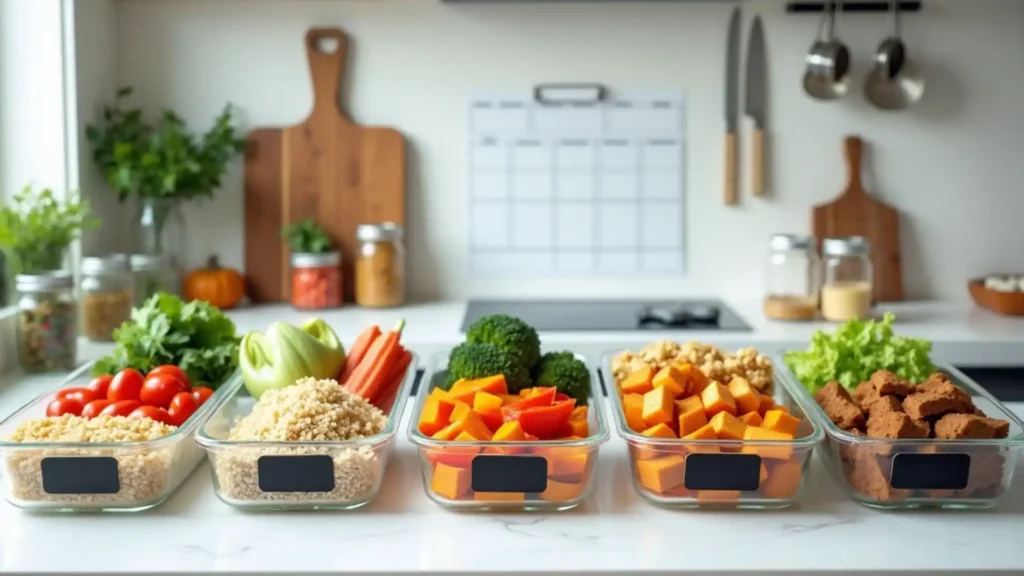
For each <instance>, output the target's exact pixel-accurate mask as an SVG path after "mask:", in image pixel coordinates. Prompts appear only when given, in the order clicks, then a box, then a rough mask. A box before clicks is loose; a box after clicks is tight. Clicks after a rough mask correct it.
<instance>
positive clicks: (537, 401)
mask: <svg viewBox="0 0 1024 576" xmlns="http://www.w3.org/2000/svg"><path fill="white" fill-rule="evenodd" d="M556 392H557V388H555V387H554V386H550V387H546V388H537V391H536V392H534V393H533V394H531V395H529V396H527V397H526V398H523V399H522V400H520V401H518V402H513V403H512V404H509V405H508V406H502V407H501V416H502V418H503V419H504V421H505V422H511V421H513V420H518V419H519V413H520V412H522V411H523V410H526V409H528V408H541V407H545V406H551V404H552V403H553V402H554V401H555V394H556Z"/></svg>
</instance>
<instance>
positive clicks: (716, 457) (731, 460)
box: [683, 454, 761, 491]
mask: <svg viewBox="0 0 1024 576" xmlns="http://www.w3.org/2000/svg"><path fill="white" fill-rule="evenodd" d="M760 484H761V457H760V456H758V455H757V454H690V455H688V456H687V457H686V476H685V478H684V479H683V485H684V486H686V488H687V489H688V490H740V491H744V490H757V487H758V486H759V485H760Z"/></svg>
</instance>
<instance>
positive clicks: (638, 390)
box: [619, 366, 654, 394]
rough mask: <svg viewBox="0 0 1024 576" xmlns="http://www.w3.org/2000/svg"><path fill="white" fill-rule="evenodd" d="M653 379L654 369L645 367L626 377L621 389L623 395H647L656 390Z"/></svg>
mask: <svg viewBox="0 0 1024 576" xmlns="http://www.w3.org/2000/svg"><path fill="white" fill-rule="evenodd" d="M653 379H654V369H653V368H651V367H650V366H645V367H643V368H641V369H639V370H636V371H634V372H631V373H630V374H629V375H628V376H626V377H625V378H624V379H623V380H622V384H620V385H619V388H621V389H622V393H623V394H646V393H648V392H650V391H651V389H652V388H654V384H653V383H652V382H651V380H653Z"/></svg>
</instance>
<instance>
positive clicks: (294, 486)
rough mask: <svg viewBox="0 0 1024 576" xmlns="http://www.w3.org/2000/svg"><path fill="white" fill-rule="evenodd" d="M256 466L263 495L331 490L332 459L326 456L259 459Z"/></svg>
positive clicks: (264, 457) (332, 487) (266, 457)
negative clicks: (268, 493)
mask: <svg viewBox="0 0 1024 576" xmlns="http://www.w3.org/2000/svg"><path fill="white" fill-rule="evenodd" d="M256 466H257V474H258V476H259V478H258V480H259V485H260V490H262V491H264V492H330V491H331V490H334V460H332V459H331V457H330V456H327V455H314V456H260V458H259V460H257V461H256Z"/></svg>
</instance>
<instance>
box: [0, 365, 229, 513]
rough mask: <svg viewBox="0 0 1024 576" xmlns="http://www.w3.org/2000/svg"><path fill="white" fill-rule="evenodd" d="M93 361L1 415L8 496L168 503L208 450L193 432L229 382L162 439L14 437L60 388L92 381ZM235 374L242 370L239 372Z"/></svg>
mask: <svg viewBox="0 0 1024 576" xmlns="http://www.w3.org/2000/svg"><path fill="white" fill-rule="evenodd" d="M91 368H92V364H91V363H90V364H86V365H85V366H82V367H80V368H79V369H78V370H76V371H75V372H74V373H73V374H71V376H69V377H68V379H67V380H65V381H64V382H63V383H61V385H60V387H59V388H57V389H56V390H52V391H50V392H47V393H45V394H43V395H41V396H38V397H36V398H35V399H33V400H32V401H31V402H29V403H28V404H26V405H25V406H23V407H22V408H20V409H19V410H18V411H17V412H15V413H14V414H12V415H11V416H9V417H7V418H6V419H4V420H3V421H2V422H0V458H2V459H3V466H2V469H0V479H2V481H3V492H4V497H5V498H6V499H7V501H8V502H10V503H11V504H13V505H14V506H17V507H18V508H23V509H26V510H30V511H39V512H138V511H140V510H146V509H148V508H152V507H154V506H157V505H158V504H161V503H162V502H163V501H164V500H166V499H167V498H168V497H169V496H170V495H171V493H173V492H174V491H175V490H176V489H177V488H178V486H179V485H180V484H181V483H182V481H184V480H185V478H187V477H188V476H189V474H191V473H192V471H193V470H194V469H195V467H196V465H197V464H199V462H200V461H202V459H203V456H204V454H203V450H202V448H200V447H199V446H198V445H197V444H196V442H195V439H194V437H193V433H194V432H195V431H196V428H198V427H199V424H200V423H201V422H202V421H203V420H204V419H205V417H206V416H207V415H208V414H209V413H210V412H212V411H213V410H215V409H216V408H217V405H218V404H219V403H220V402H222V401H223V400H224V398H225V396H226V395H225V394H224V393H223V392H224V391H223V390H217V391H216V392H215V393H214V395H213V396H211V397H210V399H209V400H207V401H206V402H204V403H203V405H202V406H200V407H199V409H198V410H197V411H196V413H195V414H193V415H192V417H191V418H189V419H188V421H187V422H185V424H184V425H183V426H181V427H180V428H178V429H177V430H175V431H174V432H172V433H170V434H168V435H167V436H164V437H162V438H157V439H155V440H146V441H142V442H110V443H94V442H36V443H22V442H12V441H10V437H11V434H12V433H13V432H14V431H15V430H16V429H17V428H18V427H19V426H21V425H22V424H23V423H25V422H28V421H30V420H37V419H41V418H45V417H46V406H47V404H49V403H50V402H51V401H52V400H53V399H54V398H55V395H56V393H57V392H58V391H59V390H62V389H64V388H68V387H71V386H85V385H86V384H87V383H88V382H89V380H91V376H90V370H91ZM232 379H234V380H240V379H241V376H239V375H238V374H237V373H236V374H235V375H234V376H232ZM229 382H231V380H229ZM225 386H228V384H225Z"/></svg>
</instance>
